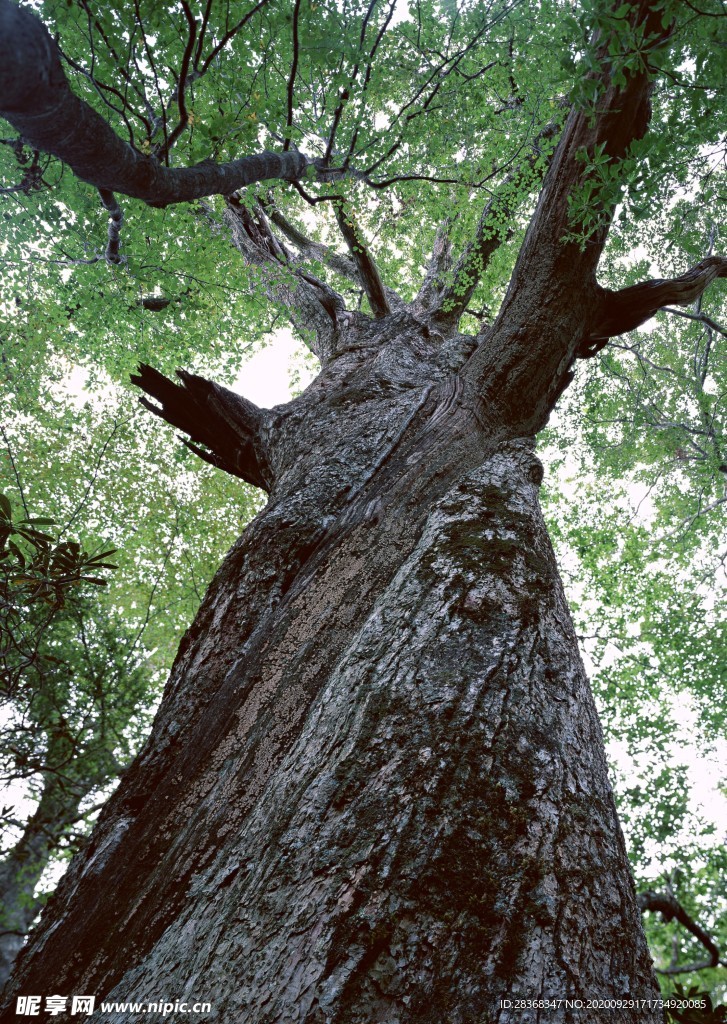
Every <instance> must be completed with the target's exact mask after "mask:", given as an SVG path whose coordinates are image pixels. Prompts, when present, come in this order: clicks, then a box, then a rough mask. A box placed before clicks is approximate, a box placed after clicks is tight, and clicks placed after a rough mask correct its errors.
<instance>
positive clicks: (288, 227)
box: [265, 204, 404, 309]
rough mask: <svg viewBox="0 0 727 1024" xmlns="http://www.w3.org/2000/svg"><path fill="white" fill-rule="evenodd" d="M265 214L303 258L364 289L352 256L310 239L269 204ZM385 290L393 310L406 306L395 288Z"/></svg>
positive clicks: (385, 286) (384, 286)
mask: <svg viewBox="0 0 727 1024" xmlns="http://www.w3.org/2000/svg"><path fill="white" fill-rule="evenodd" d="M265 212H266V213H267V215H268V217H269V218H270V220H271V221H272V223H273V224H274V225H275V226H276V227H277V228H278V229H279V230H280V231H282V233H283V234H284V235H285V237H286V238H287V239H288V241H289V242H292V243H293V245H294V246H295V247H296V249H297V250H298V251H299V252H300V254H301V256H305V257H308V258H309V259H312V260H317V261H318V262H319V263H323V264H324V266H326V267H329V268H330V269H331V270H333V271H334V272H335V273H336V274H340V275H341V277H346V278H348V280H349V281H353V283H354V284H355V285H357V286H358V287H359V288H361V287H363V284H362V281H361V275H360V273H359V269H358V266H357V265H356V263H355V262H354V261H353V260H352V259H351V257H350V256H344V255H342V254H341V253H340V252H336V250H335V249H331V247H330V246H328V245H324V244H323V242H316V241H315V240H314V239H312V238H308V236H307V235H304V234H303V232H302V231H300V230H299V229H298V228H297V227H296V226H295V224H292V223H291V222H290V221H289V220H288V219H287V217H285V216H284V215H283V214H282V213H281V212H280V210H278V209H276V208H275V207H274V206H272V205H270V204H267V205H266V206H265ZM383 288H384V294H385V295H386V300H387V302H388V303H389V306H390V308H391V309H398V308H401V307H402V306H403V305H404V301H403V299H402V298H401V296H400V295H399V294H398V293H397V292H395V291H394V289H393V288H389V287H388V285H383Z"/></svg>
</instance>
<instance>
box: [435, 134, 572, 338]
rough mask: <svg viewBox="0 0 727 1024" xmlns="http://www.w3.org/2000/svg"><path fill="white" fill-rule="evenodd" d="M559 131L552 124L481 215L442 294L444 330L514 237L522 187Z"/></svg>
mask: <svg viewBox="0 0 727 1024" xmlns="http://www.w3.org/2000/svg"><path fill="white" fill-rule="evenodd" d="M558 130H559V126H558V125H557V124H556V123H552V124H549V125H548V126H547V127H546V128H544V129H543V130H542V131H541V132H540V133H539V134H538V136H537V138H536V139H535V140H534V142H533V148H532V151H531V152H530V154H529V155H528V156H527V157H526V158H525V160H523V161H522V163H521V164H520V165H519V166H518V167H517V168H516V170H514V171H513V172H512V173H511V174H509V175H508V176H507V178H506V179H505V181H504V182H503V183H502V185H501V186H500V188H499V189H498V190H497V192H496V193H495V195H494V196H493V197H492V199H490V201H489V202H488V203H487V205H486V206H485V208H484V210H483V211H482V214H481V216H480V219H479V222H478V224H477V230H476V232H475V236H474V238H473V239H472V241H471V242H470V244H469V245H468V246H467V247H466V248H465V249H464V251H463V252H462V254H461V255H460V257H459V259H458V260H457V262H456V264H455V266H454V267H453V269H452V280H451V283H450V284H448V285H447V286H446V287H443V288H442V289H441V291H440V293H439V301H438V304H437V305H438V311H437V314H436V316H437V321H438V323H440V324H441V325H442V326H452V327H454V326H456V325H457V322H458V321H459V319H460V317H461V316H462V314H463V313H464V311H465V309H466V308H467V306H468V304H469V301H470V299H471V298H472V295H473V293H474V290H475V288H476V287H477V283H478V281H479V280H480V278H481V277H482V274H483V273H484V272H485V270H486V269H487V266H488V264H489V262H490V260H491V259H492V257H493V256H494V254H495V253H496V252H497V250H498V249H499V248H500V246H501V245H502V243H503V242H505V241H507V240H508V239H509V238H510V237H511V236H512V229H511V228H510V227H509V225H508V222H509V221H511V220H512V218H513V216H514V214H515V210H516V208H517V206H518V204H519V203H520V201H521V196H522V187H521V186H522V183H523V181H524V179H525V178H526V177H527V176H528V175H530V174H531V173H532V170H533V168H534V167H535V165H536V163H537V161H538V159H540V158H541V156H542V148H541V147H542V144H543V143H544V142H546V141H547V140H549V139H552V138H553V137H554V136H555V135H556V134H557V132H558Z"/></svg>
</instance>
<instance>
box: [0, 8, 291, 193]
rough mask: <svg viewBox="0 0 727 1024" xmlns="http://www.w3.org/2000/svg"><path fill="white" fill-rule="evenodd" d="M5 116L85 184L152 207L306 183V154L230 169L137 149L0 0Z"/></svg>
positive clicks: (1, 108) (49, 42)
mask: <svg viewBox="0 0 727 1024" xmlns="http://www.w3.org/2000/svg"><path fill="white" fill-rule="evenodd" d="M0 115H1V116H2V117H4V118H6V119H7V120H8V121H9V122H10V124H12V125H13V127H14V128H16V129H17V131H19V132H20V133H21V135H22V136H23V138H24V139H26V140H27V141H28V143H29V144H30V145H31V146H33V148H35V149H39V150H42V151H43V152H46V153H52V154H53V155H54V156H57V157H59V159H61V160H63V161H64V162H65V163H67V164H68V166H69V167H70V168H71V170H72V171H73V173H74V174H76V175H77V176H78V177H79V178H81V179H82V180H83V181H88V182H90V183H91V184H92V185H95V186H96V188H98V189H103V190H105V191H110V192H121V193H122V194H124V195H128V196H133V197H134V198H135V199H142V200H144V202H147V203H150V204H153V205H154V206H166V205H168V204H170V203H182V202H187V201H189V200H191V199H199V198H201V197H203V196H210V195H229V194H231V193H232V192H234V191H235V190H236V189H239V188H244V187H245V186H246V185H249V184H251V183H253V182H256V181H265V180H268V179H271V178H280V179H283V180H286V181H294V180H297V179H298V178H300V177H301V176H302V175H303V173H304V171H305V169H306V167H307V166H308V163H309V161H308V159H307V158H306V157H305V156H303V155H302V154H301V153H298V152H295V151H288V152H285V153H269V152H264V153H259V154H256V155H254V156H247V157H241V158H240V159H239V160H231V161H229V162H228V163H224V164H215V163H214V162H212V161H207V160H205V161H203V162H202V163H200V164H196V165H195V166H193V167H183V168H182V167H180V168H177V167H163V166H162V165H161V164H160V163H159V162H158V161H157V160H156V159H154V158H152V157H150V156H145V155H144V154H142V153H138V152H137V151H136V150H134V149H132V148H131V146H129V145H128V143H126V142H124V141H123V140H122V139H120V138H119V137H118V135H116V133H115V132H114V131H113V129H112V128H111V127H110V126H109V125H108V124H107V123H106V121H104V119H103V118H102V117H101V116H100V115H99V114H97V113H96V111H95V110H93V109H92V108H91V107H90V106H89V105H88V104H87V103H85V102H84V101H83V100H81V99H79V98H78V97H77V96H75V95H74V94H73V93H72V92H71V89H70V87H69V85H68V81H67V80H66V76H65V74H64V73H63V68H62V67H61V62H60V56H59V52H58V47H57V45H56V43H55V42H54V40H53V39H52V37H51V35H50V34H49V32H48V30H47V29H46V28H45V26H44V25H43V23H42V22H41V21H40V20H39V19H38V18H37V17H36V16H35V15H34V14H32V13H31V12H30V11H29V10H27V9H25V8H20V7H17V6H16V5H15V4H13V3H11V2H10V0H0Z"/></svg>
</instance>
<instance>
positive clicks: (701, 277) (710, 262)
mask: <svg viewBox="0 0 727 1024" xmlns="http://www.w3.org/2000/svg"><path fill="white" fill-rule="evenodd" d="M718 277H727V258H725V257H724V256H708V257H707V258H706V259H704V260H702V261H701V263H697V265H696V266H694V267H692V268H691V270H688V271H687V272H686V273H685V274H681V275H680V276H679V277H673V278H668V279H666V280H662V279H660V278H657V279H655V280H653V281H642V282H641V283H640V284H635V285H632V286H631V287H630V288H622V289H621V290H620V291H617V292H615V291H611V290H610V289H609V288H601V289H600V305H599V307H598V312H597V315H596V318H595V321H594V323H593V325H592V326H591V329H590V331H589V333H588V336H587V337H586V338H585V339H584V341H583V343H582V345H581V347H580V348H579V349H578V353H577V354H578V355H579V356H580V358H582V359H583V358H587V357H588V356H592V355H595V353H596V352H598V351H599V350H600V349H601V348H603V346H604V345H605V344H606V342H607V341H608V339H609V338H613V337H614V336H615V335H617V334H625V333H626V331H633V330H634V328H636V327H638V326H639V325H640V324H643V323H644V322H645V321H646V320H649V319H650V318H651V317H652V316H653V315H654V314H655V313H656V312H657V311H658V310H660V309H663V307H664V306H669V305H671V304H672V303H673V304H675V305H677V306H688V305H690V304H691V303H692V302H695V301H696V300H697V299H698V298H699V297H700V295H701V294H702V292H704V290H705V289H706V288H707V287H708V286H709V285H710V284H711V283H712V281H714V280H716V278H718Z"/></svg>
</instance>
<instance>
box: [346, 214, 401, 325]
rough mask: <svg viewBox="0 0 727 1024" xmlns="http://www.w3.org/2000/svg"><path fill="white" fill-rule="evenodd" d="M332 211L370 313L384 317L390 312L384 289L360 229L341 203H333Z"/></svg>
mask: <svg viewBox="0 0 727 1024" xmlns="http://www.w3.org/2000/svg"><path fill="white" fill-rule="evenodd" d="M334 209H335V211H336V220H337V222H338V226H339V228H340V229H341V234H342V235H343V237H344V239H345V241H346V245H347V246H348V250H349V252H350V253H351V258H352V259H353V261H354V263H355V264H356V267H357V269H358V273H359V277H360V278H361V284H362V285H363V288H364V291H365V292H366V298H367V299H368V300H369V305H370V306H371V312H372V313H373V314H374V316H375V317H382V316H386V315H387V314H388V313H390V312H391V309H390V307H389V302H388V299H387V297H386V289H385V287H384V283H383V281H382V280H381V277H380V276H379V271H378V269H377V267H376V264H375V263H374V261H373V259H372V258H371V255H370V253H369V251H368V249H367V248H366V246H365V245H364V242H363V238H362V234H361V229H360V228H359V227H358V226H357V225H356V224H354V221H353V217H352V216H351V214H350V213H349V212H348V211H347V210H346V209H345V207H344V203H343V202H338V203H334Z"/></svg>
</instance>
